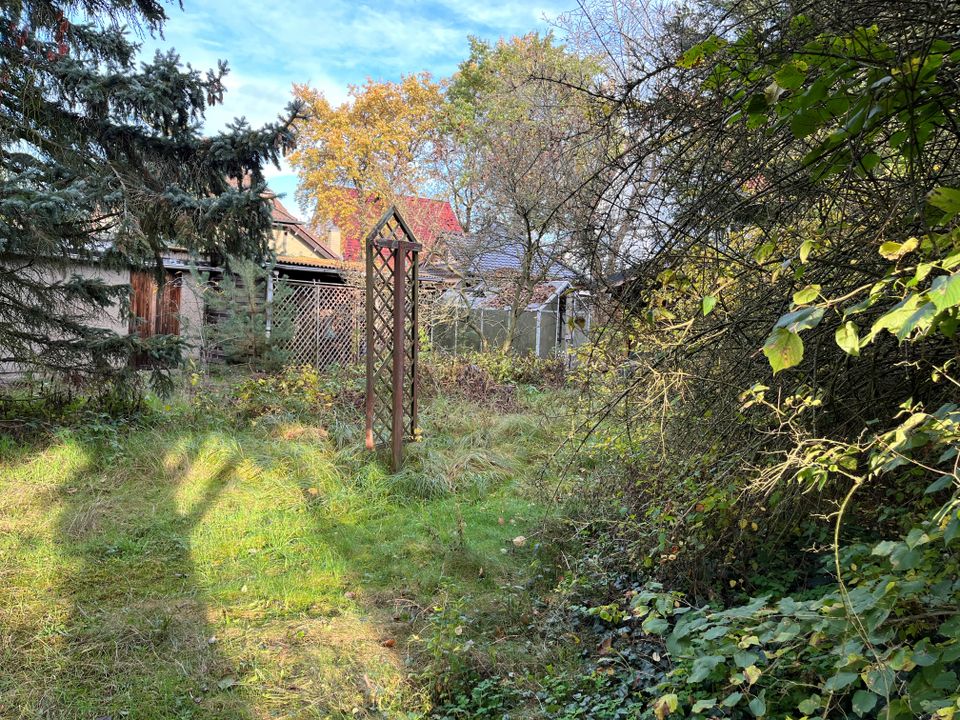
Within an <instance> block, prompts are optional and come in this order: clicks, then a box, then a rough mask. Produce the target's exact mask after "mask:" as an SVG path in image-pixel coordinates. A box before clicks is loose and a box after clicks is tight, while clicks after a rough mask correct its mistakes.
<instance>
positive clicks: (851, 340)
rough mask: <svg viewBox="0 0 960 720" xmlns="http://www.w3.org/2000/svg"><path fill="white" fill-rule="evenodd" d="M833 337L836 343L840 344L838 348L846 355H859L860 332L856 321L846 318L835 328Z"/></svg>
mask: <svg viewBox="0 0 960 720" xmlns="http://www.w3.org/2000/svg"><path fill="white" fill-rule="evenodd" d="M833 337H834V339H835V340H836V341H837V345H839V346H840V349H841V350H843V351H844V352H845V353H846V354H847V355H852V356H853V357H857V356H859V355H860V334H859V331H858V329H857V325H856V323H854V322H852V321H850V320H848V321H847V322H845V323H844V324H843V325H841V326H840V327H838V328H837V331H836V332H835V333H834V335H833Z"/></svg>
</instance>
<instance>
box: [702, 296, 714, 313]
mask: <svg viewBox="0 0 960 720" xmlns="http://www.w3.org/2000/svg"><path fill="white" fill-rule="evenodd" d="M716 306H717V299H716V298H715V297H714V296H713V295H707V296H705V297H704V298H703V300H702V301H701V308H702V309H703V314H704V316H706V315H709V314H710V313H711V312H713V309H714V308H715V307H716Z"/></svg>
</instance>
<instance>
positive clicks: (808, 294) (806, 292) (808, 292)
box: [793, 285, 820, 305]
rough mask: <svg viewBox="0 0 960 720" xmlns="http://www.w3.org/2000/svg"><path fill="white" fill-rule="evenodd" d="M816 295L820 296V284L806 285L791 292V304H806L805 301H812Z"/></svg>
mask: <svg viewBox="0 0 960 720" xmlns="http://www.w3.org/2000/svg"><path fill="white" fill-rule="evenodd" d="M818 297H820V286H819V285H807V286H806V287H805V288H803V289H802V290H797V292H795V293H794V294H793V304H794V305H806V304H807V303H812V302H813V301H814V300H816V299H817V298H818Z"/></svg>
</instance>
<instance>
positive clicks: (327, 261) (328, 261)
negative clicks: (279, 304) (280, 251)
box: [277, 255, 363, 272]
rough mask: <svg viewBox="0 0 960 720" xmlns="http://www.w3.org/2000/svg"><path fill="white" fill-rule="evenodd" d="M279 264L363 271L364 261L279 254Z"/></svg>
mask: <svg viewBox="0 0 960 720" xmlns="http://www.w3.org/2000/svg"><path fill="white" fill-rule="evenodd" d="M277 265H281V266H283V265H296V266H299V267H310V268H329V269H330V270H352V271H354V272H363V263H359V262H351V261H349V260H338V259H336V258H308V257H297V256H294V255H277Z"/></svg>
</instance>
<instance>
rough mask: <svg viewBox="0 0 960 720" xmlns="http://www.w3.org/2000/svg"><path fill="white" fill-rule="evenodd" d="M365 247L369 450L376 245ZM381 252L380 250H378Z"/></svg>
mask: <svg viewBox="0 0 960 720" xmlns="http://www.w3.org/2000/svg"><path fill="white" fill-rule="evenodd" d="M366 245H367V247H366V249H365V254H366V283H365V285H366V301H367V302H366V312H367V318H366V326H365V327H364V335H365V336H366V338H365V341H366V347H365V348H364V354H365V355H366V356H367V395H366V397H365V398H364V410H365V411H366V416H367V418H366V419H367V423H366V435H367V437H366V445H367V450H373V448H374V447H375V445H376V443H375V441H374V439H373V403H374V397H373V392H374V388H373V365H374V363H373V361H374V334H373V330H374V328H373V253H374V250H375V248H374V246H373V242H372V240H370V239H368V241H367V243H366ZM376 251H377V252H379V250H376Z"/></svg>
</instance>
